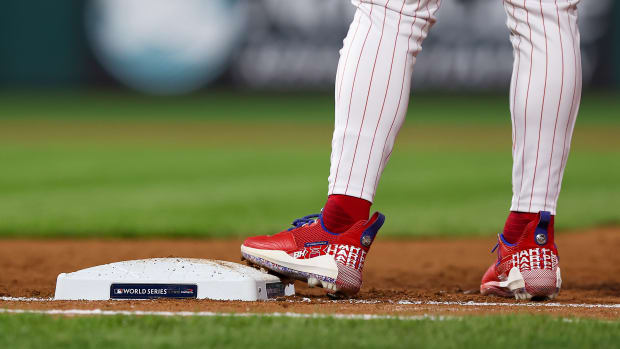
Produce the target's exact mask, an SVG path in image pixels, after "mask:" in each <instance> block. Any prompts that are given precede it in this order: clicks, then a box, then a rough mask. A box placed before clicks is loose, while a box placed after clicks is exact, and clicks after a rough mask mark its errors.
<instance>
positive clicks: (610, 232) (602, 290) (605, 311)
mask: <svg viewBox="0 0 620 349" xmlns="http://www.w3.org/2000/svg"><path fill="white" fill-rule="evenodd" d="M556 242H557V244H558V246H559V248H560V249H559V252H560V266H561V268H562V277H563V287H562V292H561V293H560V295H559V297H558V298H557V300H556V301H555V302H554V303H560V304H564V305H560V306H548V304H547V305H545V304H546V303H536V304H535V306H524V305H526V304H523V302H516V301H514V300H505V299H501V298H494V297H490V298H489V297H483V296H481V295H480V294H479V292H478V288H479V285H480V278H481V276H482V273H483V272H484V271H485V270H486V268H487V267H488V266H489V264H490V263H492V262H493V261H494V260H495V255H493V254H490V253H489V251H490V249H491V248H492V247H493V244H494V240H493V238H477V239H445V240H437V239H432V240H416V241H412V240H391V241H390V240H388V241H385V240H381V239H379V240H378V241H377V242H376V243H375V244H374V245H373V249H372V251H371V253H370V254H369V256H368V258H367V262H366V266H365V270H364V286H363V288H362V290H361V292H360V293H359V294H358V295H357V296H356V297H355V298H354V299H352V300H345V301H337V302H334V301H330V300H328V299H327V298H326V297H325V296H324V294H325V292H324V291H323V290H321V289H309V288H307V287H306V286H305V284H303V283H297V284H296V288H297V297H295V298H293V299H286V300H278V301H268V302H222V301H208V300H192V301H186V300H155V301H112V302H73V301H46V302H41V301H30V302H27V301H15V300H1V301H0V308H18V309H115V310H170V311H181V310H188V311H212V312H300V313H364V314H395V315H416V314H443V315H446V314H447V315H464V314H480V313H484V314H487V313H514V312H527V313H549V314H554V315H560V316H587V317H598V318H607V319H620V308H619V307H611V308H600V307H574V306H569V305H568V304H581V303H587V304H612V305H613V304H616V305H617V304H620V253H618V252H617V250H618V247H619V246H620V229H617V228H605V229H598V230H590V231H585V232H576V233H567V234H561V235H559V236H557V237H556ZM240 243H241V241H237V240H0V296H4V297H41V298H45V297H52V296H53V294H54V287H55V283H56V276H57V275H58V274H59V273H62V272H72V271H76V270H79V269H83V268H86V267H91V266H94V265H99V264H105V263H111V262H117V261H122V260H130V259H141V258H152V257H197V258H212V259H222V260H229V261H233V262H238V261H239V245H240ZM437 302H442V303H443V304H436V303H437ZM461 302H473V304H468V305H462V304H459V303H461ZM479 302H481V303H482V302H484V303H488V302H501V303H503V304H499V305H486V304H485V305H480V304H477V303H479ZM508 304H512V305H508ZM513 305H516V306H513Z"/></svg>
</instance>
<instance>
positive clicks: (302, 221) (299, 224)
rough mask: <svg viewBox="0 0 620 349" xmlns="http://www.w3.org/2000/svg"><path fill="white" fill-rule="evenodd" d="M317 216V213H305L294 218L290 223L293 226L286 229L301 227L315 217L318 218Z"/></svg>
mask: <svg viewBox="0 0 620 349" xmlns="http://www.w3.org/2000/svg"><path fill="white" fill-rule="evenodd" d="M319 217H320V214H318V213H317V214H311V215H307V216H304V217H302V218H298V219H296V220H294V221H293V223H291V224H292V225H293V226H292V227H290V228H288V231H291V230H293V229H297V228H301V227H303V226H304V225H306V224H310V223H314V222H315V221H316V220H317V219H319Z"/></svg>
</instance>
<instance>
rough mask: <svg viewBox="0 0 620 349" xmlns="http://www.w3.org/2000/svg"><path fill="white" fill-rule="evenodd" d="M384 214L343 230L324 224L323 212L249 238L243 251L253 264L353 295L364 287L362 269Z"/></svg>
mask: <svg viewBox="0 0 620 349" xmlns="http://www.w3.org/2000/svg"><path fill="white" fill-rule="evenodd" d="M384 221H385V216H384V215H382V214H381V213H379V212H376V213H375V214H374V215H373V216H372V217H371V218H370V219H368V220H362V221H359V222H357V223H355V224H354V225H353V226H352V227H351V228H349V229H348V230H347V231H345V232H344V233H341V234H334V233H331V232H330V231H328V230H327V228H325V226H324V224H323V221H322V219H321V215H319V214H316V215H310V216H306V217H303V218H300V219H297V220H295V221H294V222H293V227H292V228H290V229H288V230H285V231H283V232H280V233H278V234H275V235H263V236H256V237H251V238H248V239H246V240H245V241H244V242H243V244H242V245H241V255H242V256H243V259H246V260H247V261H249V262H250V263H252V264H255V265H258V266H260V267H263V268H265V269H268V270H271V271H273V272H275V273H276V274H280V275H283V276H285V277H288V278H291V279H296V280H302V281H306V282H308V285H309V286H310V287H315V286H318V287H323V288H325V289H327V290H328V292H330V294H344V295H347V296H351V295H354V294H356V293H357V292H359V290H360V288H361V287H362V269H363V268H364V261H365V259H366V255H367V254H368V250H369V249H370V246H371V245H372V243H373V241H374V239H375V236H376V235H377V232H378V231H379V228H381V226H382V225H383V223H384Z"/></svg>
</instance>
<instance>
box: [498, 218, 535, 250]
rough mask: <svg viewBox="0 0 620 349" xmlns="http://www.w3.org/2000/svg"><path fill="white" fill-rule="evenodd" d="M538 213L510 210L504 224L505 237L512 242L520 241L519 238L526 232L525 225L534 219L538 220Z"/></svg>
mask: <svg viewBox="0 0 620 349" xmlns="http://www.w3.org/2000/svg"><path fill="white" fill-rule="evenodd" d="M536 217H537V214H536V213H532V212H517V211H510V214H509V215H508V218H507V219H506V224H504V231H503V235H504V239H505V240H506V241H508V242H509V243H511V244H514V243H516V242H517V241H519V238H520V237H521V235H523V233H524V232H525V227H526V226H527V225H528V224H529V223H530V222H532V221H534V220H536Z"/></svg>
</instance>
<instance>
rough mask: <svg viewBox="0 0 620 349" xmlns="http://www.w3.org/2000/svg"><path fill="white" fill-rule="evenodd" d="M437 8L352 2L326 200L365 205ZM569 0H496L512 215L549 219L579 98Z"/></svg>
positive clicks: (572, 1)
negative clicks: (506, 76) (505, 67)
mask: <svg viewBox="0 0 620 349" xmlns="http://www.w3.org/2000/svg"><path fill="white" fill-rule="evenodd" d="M498 1H499V0H498ZM440 2H441V0H405V1H403V0H365V1H359V0H353V1H352V3H353V4H354V5H355V6H356V7H357V11H356V13H355V17H354V19H353V22H352V23H351V26H350V27H349V32H348V34H347V37H346V38H345V40H344V45H343V48H342V50H341V51H340V61H339V64H338V70H337V74H336V84H335V105H336V109H335V114H336V122H335V129H334V135H333V140H332V154H331V168H330V176H329V189H328V190H329V191H328V193H329V194H345V195H350V196H354V197H359V198H363V199H365V200H368V201H373V198H374V196H375V192H376V189H377V185H378V183H379V179H380V177H381V174H382V172H383V170H384V168H385V165H386V164H387V162H388V160H389V158H390V154H391V153H392V149H393V146H394V142H395V140H396V136H397V135H398V131H399V129H400V127H401V126H402V124H403V122H404V118H405V114H406V111H407V108H408V103H409V94H410V88H411V76H412V73H413V71H414V64H415V61H416V56H417V55H418V53H420V51H421V50H422V42H423V41H424V39H425V38H426V36H427V33H428V31H429V29H430V28H431V26H432V25H433V23H434V22H435V13H436V12H437V10H438V8H439V6H440ZM578 2H579V0H504V7H505V9H506V13H507V15H508V20H507V26H508V28H509V30H510V41H511V43H512V46H513V48H514V66H513V74H512V80H511V85H510V97H509V98H510V104H509V105H510V114H511V120H512V140H513V146H512V156H513V169H512V190H513V198H512V204H511V208H510V209H511V210H512V211H521V212H538V211H541V210H546V211H550V212H551V213H552V214H555V209H556V202H557V199H558V195H559V193H560V187H561V183H562V176H563V173H564V168H565V166H566V159H567V157H568V153H569V149H570V142H571V136H572V133H573V128H574V124H575V119H576V116H577V113H578V110H579V103H580V98H581V55H580V48H579V29H578V27H577V3H578Z"/></svg>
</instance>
